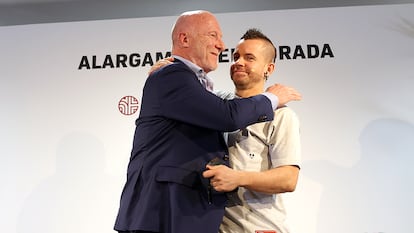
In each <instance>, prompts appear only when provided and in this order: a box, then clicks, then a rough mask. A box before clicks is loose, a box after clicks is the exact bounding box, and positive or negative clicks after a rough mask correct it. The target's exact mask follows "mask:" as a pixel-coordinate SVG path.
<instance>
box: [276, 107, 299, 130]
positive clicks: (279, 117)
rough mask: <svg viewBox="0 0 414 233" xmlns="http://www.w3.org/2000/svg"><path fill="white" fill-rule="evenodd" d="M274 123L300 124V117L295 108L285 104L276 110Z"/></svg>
mask: <svg viewBox="0 0 414 233" xmlns="http://www.w3.org/2000/svg"><path fill="white" fill-rule="evenodd" d="M272 124H273V125H278V126H280V124H291V125H292V124H299V118H298V115H297V114H296V113H295V111H293V109H291V108H289V107H288V106H285V107H281V108H277V109H276V110H275V117H274V119H273V121H272Z"/></svg>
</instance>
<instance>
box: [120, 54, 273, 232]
mask: <svg viewBox="0 0 414 233" xmlns="http://www.w3.org/2000/svg"><path fill="white" fill-rule="evenodd" d="M272 119H273V109H272V106H271V103H270V101H269V99H267V98H266V97H265V96H262V95H259V96H256V97H252V98H246V99H235V100H222V99H220V98H219V97H217V96H215V95H214V94H212V93H210V92H208V91H207V90H205V89H204V87H203V86H202V85H201V84H200V82H199V81H198V79H197V77H196V75H195V74H194V72H193V71H192V70H190V69H189V67H187V66H186V65H185V64H183V63H182V62H180V61H177V59H176V61H175V62H174V63H173V64H171V65H169V66H165V67H163V68H162V69H160V70H158V71H156V72H154V73H153V74H152V75H150V76H149V77H148V79H147V81H146V83H145V86H144V90H143V96H142V102H141V112H140V116H139V118H138V119H137V121H136V130H135V136H134V144H133V149H132V153H131V158H130V162H129V165H128V174H127V182H126V184H125V186H124V189H123V192H122V196H121V202H120V208H119V213H118V217H117V219H116V223H115V229H116V230H119V231H126V230H146V231H154V232H163V233H187V232H188V233H190V232H191V233H194V232H198V233H217V232H218V228H219V225H220V223H221V221H222V218H223V214H224V207H225V204H226V195H225V194H224V193H218V192H214V193H213V195H212V198H211V203H209V202H208V195H207V193H208V191H207V189H208V188H207V187H208V180H207V179H205V178H203V177H202V172H203V171H204V170H205V169H206V168H205V167H206V164H207V163H208V162H209V161H210V160H211V159H213V158H215V157H218V158H223V159H225V158H227V157H226V156H227V146H226V144H225V141H224V139H223V135H222V133H221V132H224V131H234V130H237V129H239V128H243V127H246V126H247V125H250V124H253V123H257V122H260V121H265V120H272Z"/></svg>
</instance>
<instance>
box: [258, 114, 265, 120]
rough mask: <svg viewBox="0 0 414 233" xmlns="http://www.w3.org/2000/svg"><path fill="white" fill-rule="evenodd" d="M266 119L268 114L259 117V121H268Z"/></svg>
mask: <svg viewBox="0 0 414 233" xmlns="http://www.w3.org/2000/svg"><path fill="white" fill-rule="evenodd" d="M266 120H267V116H266V115H264V116H260V117H259V121H266Z"/></svg>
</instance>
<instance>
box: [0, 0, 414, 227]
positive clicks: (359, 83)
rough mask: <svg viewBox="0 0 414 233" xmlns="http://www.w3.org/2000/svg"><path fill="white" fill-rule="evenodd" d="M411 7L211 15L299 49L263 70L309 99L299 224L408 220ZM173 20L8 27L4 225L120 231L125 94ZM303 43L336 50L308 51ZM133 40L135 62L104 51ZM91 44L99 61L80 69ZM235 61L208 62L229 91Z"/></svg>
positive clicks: (2, 50) (137, 93) (130, 126)
mask: <svg viewBox="0 0 414 233" xmlns="http://www.w3.org/2000/svg"><path fill="white" fill-rule="evenodd" d="M413 12H414V4H406V5H387V6H369V7H341V8H322V9H306V10H283V11H261V12H244V13H227V14H217V17H218V19H219V21H220V23H221V25H222V29H223V32H224V40H225V43H226V45H227V46H228V47H229V48H233V47H234V46H235V45H236V43H237V41H238V40H239V38H240V36H241V35H242V34H243V33H244V31H245V30H246V29H248V28H250V27H257V28H260V29H261V30H262V31H263V32H264V33H265V34H267V35H268V36H269V37H270V38H271V39H272V40H273V41H274V43H275V44H277V45H278V46H284V47H283V48H291V50H292V52H291V53H290V56H291V58H293V56H294V54H296V55H300V53H298V52H300V51H301V50H297V49H298V48H299V49H300V48H302V49H303V54H302V55H303V56H297V57H296V59H286V57H285V59H283V60H278V61H277V65H276V67H277V70H276V72H275V73H274V74H273V75H272V77H271V78H270V79H269V83H274V82H281V83H284V84H287V85H291V86H294V87H296V88H297V89H298V90H300V91H301V92H302V94H303V98H304V99H303V101H301V102H295V103H291V104H290V106H291V107H292V108H293V109H294V110H295V111H296V112H297V113H298V115H299V117H300V120H301V133H302V141H303V161H304V162H303V168H302V172H301V177H300V180H299V184H298V188H297V190H296V191H295V192H294V193H291V194H288V196H289V202H288V207H289V209H288V214H289V219H288V222H289V224H290V225H291V228H292V229H293V230H294V232H295V233H331V232H336V233H345V232H346V233H351V232H352V233H380V232H381V233H396V232H398V233H412V232H414V227H413V225H412V224H410V220H412V210H413V209H414V204H413V203H414V202H413V201H412V199H410V198H411V197H412V196H413V195H414V184H413V178H414V172H412V171H410V165H411V164H412V162H413V161H414V159H413V155H414V143H413V142H414V125H413V124H414V103H413V99H414V93H413V91H412V88H413V87H414V69H413V67H414V14H413ZM175 19H176V16H173V17H157V18H141V19H122V20H104V21H88V22H71V23H54V24H40V25H24V26H9V27H0V38H1V39H0V41H1V43H0V64H1V70H0V77H1V78H0V103H1V107H2V114H1V115H0V129H1V130H0V172H1V173H0V174H1V176H0V184H1V192H0V206H1V208H0V225H1V228H2V232H9V233H26V232H31V233H66V232H67V233H69V232H70V233H73V232H77V233H83V232H85V233H89V232H100V233H105V232H108V233H109V232H113V230H112V227H113V223H114V220H115V216H116V213H117V208H118V202H119V196H120V192H121V189H122V186H123V183H124V181H125V177H126V166H127V162H128V159H129V153H130V150H131V146H132V136H133V131H134V121H135V118H136V117H137V116H138V113H135V114H132V115H124V114H122V113H121V112H120V111H119V108H118V103H119V101H120V99H121V98H123V97H124V96H133V97H135V98H137V99H138V101H140V97H141V89H142V87H143V83H144V80H145V78H146V73H147V71H148V69H149V67H150V65H149V64H148V62H149V60H148V58H149V57H146V58H145V59H144V57H145V54H146V53H148V54H150V55H151V58H153V59H155V56H156V53H157V52H159V53H162V54H165V53H166V52H167V51H169V50H170V29H171V26H172V23H173V22H174V20H175ZM308 45H313V46H314V47H315V45H316V46H317V47H318V48H319V49H320V50H322V48H323V46H324V45H328V46H329V48H330V49H331V51H332V54H333V55H334V56H333V57H332V56H325V57H321V56H320V55H319V56H317V57H316V58H308V57H309V55H308V54H307V46H308ZM314 47H313V48H314ZM295 49H296V53H294V52H293V51H294V50H295ZM320 52H321V51H320ZM135 53H138V54H139V55H140V56H141V62H140V65H139V66H137V67H134V66H133V64H132V65H130V64H128V63H126V64H127V67H119V68H117V67H115V68H110V66H109V64H110V63H109V61H110V60H108V58H107V60H106V62H105V61H104V60H105V57H106V56H107V55H108V57H111V58H113V59H114V60H115V58H116V56H117V55H118V56H121V55H120V54H125V55H126V56H127V57H128V58H131V59H134V57H135V56H136V55H131V54H135ZM84 56H86V58H87V60H88V62H90V65H91V66H92V62H93V59H94V58H93V57H94V56H95V60H96V64H95V66H101V67H102V66H104V68H95V69H93V68H91V69H86V68H85V66H83V68H81V69H78V68H79V65H80V64H81V60H82V57H84ZM229 56H230V54H229V53H228V56H227V58H228V57H229ZM144 60H145V61H146V63H145V62H144ZM133 61H134V60H133ZM132 63H134V62H132ZM143 63H144V64H143ZM104 64H106V65H104ZM115 65H116V63H115ZM229 66H230V63H229V62H222V63H220V65H219V68H218V70H217V71H215V72H212V73H211V74H210V76H211V77H212V78H213V79H214V80H215V83H216V88H217V89H221V90H233V86H232V83H231V82H230V79H229V72H228V69H229ZM126 104H128V103H126ZM130 104H131V103H130ZM125 106H126V107H130V106H128V105H125ZM125 106H124V107H125Z"/></svg>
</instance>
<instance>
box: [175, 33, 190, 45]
mask: <svg viewBox="0 0 414 233" xmlns="http://www.w3.org/2000/svg"><path fill="white" fill-rule="evenodd" d="M178 39H179V41H180V45H181V47H183V48H188V47H189V41H190V38H189V37H188V34H187V33H184V32H182V33H180V34H179V35H178Z"/></svg>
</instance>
